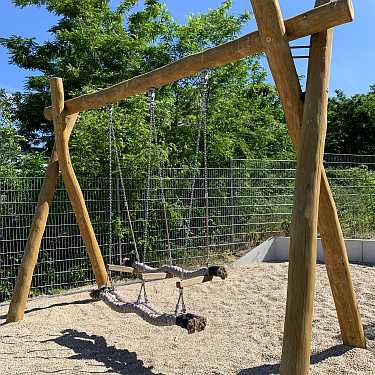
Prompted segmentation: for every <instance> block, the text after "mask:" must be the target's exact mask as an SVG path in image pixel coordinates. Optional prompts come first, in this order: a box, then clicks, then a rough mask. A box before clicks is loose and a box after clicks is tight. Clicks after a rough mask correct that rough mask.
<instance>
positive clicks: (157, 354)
mask: <svg viewBox="0 0 375 375" xmlns="http://www.w3.org/2000/svg"><path fill="white" fill-rule="evenodd" d="M287 267H288V265H287V264H286V263H284V264H264V263H263V264H257V265H253V266H251V267H244V268H240V269H230V274H229V278H228V280H227V281H225V282H222V281H217V282H214V283H206V284H202V285H199V286H194V287H192V288H190V289H189V290H187V293H186V294H187V295H186V299H187V301H186V302H187V304H188V306H189V308H190V310H191V311H192V312H195V313H197V314H200V315H203V316H206V317H207V320H208V325H207V328H206V330H205V331H203V332H201V333H198V334H193V335H187V334H186V332H185V331H182V330H181V329H180V328H178V327H171V328H159V327H152V326H149V325H147V324H146V323H144V322H142V321H141V320H140V319H139V318H138V317H136V316H132V315H126V316H125V315H120V314H117V313H115V312H112V311H111V310H110V309H109V308H108V307H107V306H105V305H104V303H102V302H92V301H90V299H89V297H88V293H80V294H76V295H70V296H58V297H53V298H44V299H37V300H34V301H31V302H30V303H29V304H28V307H27V314H26V317H25V320H24V321H22V322H19V323H14V324H7V325H5V324H3V323H4V322H5V313H6V311H7V306H2V307H0V324H1V326H0V374H4V375H5V374H7V375H8V374H132V375H138V374H168V375H169V374H176V375H177V374H178V375H180V374H181V375H182V374H183V375H198V374H199V375H200V374H212V375H213V374H215V375H231V374H236V375H252V374H264V375H269V374H278V373H279V361H280V355H281V346H282V330H283V323H284V310H285V300H286V287H287V284H286V282H287ZM352 272H353V280H354V284H355V288H356V291H357V293H358V300H359V306H360V310H361V313H362V317H363V323H364V326H365V331H366V335H367V338H368V346H369V349H368V350H360V349H353V348H350V347H346V346H343V345H341V344H340V337H339V326H338V323H337V319H336V313H335V309H334V304H333V300H332V297H331V292H330V289H329V284H328V280H327V276H326V272H325V268H324V266H321V265H320V266H318V273H317V295H316V303H315V306H316V307H315V312H314V322H313V354H312V357H311V362H312V365H311V374H325V375H326V374H375V268H372V267H363V266H352ZM137 288H138V287H137V286H134V285H132V286H127V287H119V291H120V292H121V293H122V294H123V295H128V296H129V298H135V296H136V294H137ZM148 289H149V296H150V297H151V299H152V301H153V303H154V304H155V305H156V306H157V307H158V308H160V309H161V310H169V311H170V310H173V308H174V305H175V303H176V298H177V291H176V289H175V288H174V282H173V281H172V280H168V281H166V282H161V283H160V282H158V283H153V284H152V285H150V286H149V288H148Z"/></svg>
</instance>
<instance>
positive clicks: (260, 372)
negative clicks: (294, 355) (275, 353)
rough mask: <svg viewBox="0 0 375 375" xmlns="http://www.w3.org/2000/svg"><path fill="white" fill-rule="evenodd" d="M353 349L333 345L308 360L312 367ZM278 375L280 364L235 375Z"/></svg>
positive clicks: (259, 367)
mask: <svg viewBox="0 0 375 375" xmlns="http://www.w3.org/2000/svg"><path fill="white" fill-rule="evenodd" d="M351 349H353V348H352V347H350V346H346V345H335V346H332V347H331V348H329V349H326V350H323V351H322V352H320V353H316V354H313V355H312V356H311V359H310V363H311V364H312V365H314V364H317V363H320V362H323V361H325V360H326V359H328V358H331V357H339V356H341V355H343V354H345V353H346V352H348V351H350V350H351ZM279 373H280V364H279V363H277V364H273V365H262V366H257V367H253V368H248V369H243V370H241V371H240V372H239V373H238V374H237V375H273V374H279Z"/></svg>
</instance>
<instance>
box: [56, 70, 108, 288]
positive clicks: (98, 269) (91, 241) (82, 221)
mask: <svg viewBox="0 0 375 375" xmlns="http://www.w3.org/2000/svg"><path fill="white" fill-rule="evenodd" d="M50 83H51V97H52V107H53V125H54V129H55V139H56V140H55V143H56V151H57V155H58V159H59V165H60V169H61V173H62V177H63V180H64V185H65V188H66V190H67V192H68V196H69V199H70V201H71V203H72V206H73V210H74V213H75V216H76V220H77V224H78V226H79V229H80V232H81V236H82V238H83V241H84V242H85V245H86V249H87V253H88V255H89V258H90V261H91V265H92V268H93V271H94V274H95V278H96V282H97V284H98V286H99V287H101V286H103V285H105V284H106V282H107V279H108V276H107V271H106V268H105V264H104V261H103V257H102V254H101V251H100V248H99V245H98V241H97V239H96V236H95V232H94V229H93V227H92V224H91V221H90V216H89V213H88V211H87V207H86V204H85V199H84V197H83V194H82V190H81V187H80V186H79V183H78V180H77V177H76V175H75V173H74V169H73V166H72V163H71V160H70V154H69V133H68V131H67V121H66V119H67V116H66V115H65V114H64V89H63V83H62V79H61V78H56V77H54V78H51V81H50Z"/></svg>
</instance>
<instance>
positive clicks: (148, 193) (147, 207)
mask: <svg viewBox="0 0 375 375" xmlns="http://www.w3.org/2000/svg"><path fill="white" fill-rule="evenodd" d="M147 97H148V110H149V116H150V125H149V138H148V161H147V182H146V199H145V228H144V237H143V238H144V247H143V262H146V253H147V250H148V242H149V241H148V234H149V213H150V197H151V177H152V176H151V169H152V166H151V163H152V140H153V137H154V136H153V130H152V126H151V117H152V116H154V115H153V111H154V109H153V108H152V107H153V106H154V101H155V90H150V91H149V92H148V95H147Z"/></svg>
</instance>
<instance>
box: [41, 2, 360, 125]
mask: <svg viewBox="0 0 375 375" xmlns="http://www.w3.org/2000/svg"><path fill="white" fill-rule="evenodd" d="M352 20H353V7H352V3H351V0H334V1H331V2H330V3H329V4H324V5H322V6H320V7H318V8H315V9H312V10H310V11H307V12H305V13H302V14H300V15H298V16H295V17H293V18H290V19H288V20H286V21H285V25H284V21H283V28H284V29H285V30H286V34H285V37H286V38H287V39H288V40H289V41H291V40H295V39H299V38H302V37H304V36H307V35H311V34H313V33H317V32H319V31H321V30H323V29H326V28H329V27H334V26H338V25H340V24H343V23H346V22H351V21H352ZM263 50H264V49H263V45H262V43H261V40H260V37H259V33H258V32H257V31H255V32H253V33H250V34H247V35H245V36H244V37H242V38H239V39H236V40H234V41H232V42H229V43H225V44H223V45H220V46H218V47H215V48H211V49H209V50H207V51H204V52H201V53H197V54H194V55H191V56H187V57H185V58H183V59H181V60H178V61H176V62H174V63H172V64H169V65H166V66H164V67H161V68H159V69H156V70H153V71H151V72H149V73H146V74H142V75H140V76H138V77H134V78H132V79H129V80H127V81H123V82H120V83H118V84H117V85H114V86H111V87H108V88H106V89H103V90H100V91H97V92H95V93H92V94H87V95H83V96H80V97H77V98H73V99H70V100H67V101H66V102H65V113H66V114H71V113H78V112H83V111H85V110H88V109H95V108H100V107H103V106H105V105H106V104H108V103H115V102H118V101H120V100H123V99H126V98H128V97H130V96H134V95H138V94H141V93H143V92H146V91H147V90H149V89H150V88H152V87H161V86H165V85H167V84H169V83H171V82H175V81H177V80H179V79H182V78H185V77H188V76H191V75H193V74H196V73H198V72H199V71H201V70H202V69H207V68H215V67H218V66H222V65H225V64H228V63H230V62H233V61H236V60H240V59H242V58H244V57H247V56H251V55H255V54H257V53H260V52H263ZM44 115H45V117H46V118H47V119H49V120H51V119H52V113H51V107H48V108H46V109H45V111H44Z"/></svg>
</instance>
